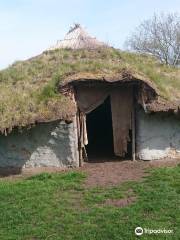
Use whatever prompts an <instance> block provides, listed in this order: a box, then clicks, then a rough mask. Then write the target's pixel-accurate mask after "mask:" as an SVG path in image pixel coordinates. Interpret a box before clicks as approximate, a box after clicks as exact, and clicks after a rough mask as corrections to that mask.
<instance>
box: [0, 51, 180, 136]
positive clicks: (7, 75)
mask: <svg viewBox="0 0 180 240" xmlns="http://www.w3.org/2000/svg"><path fill="white" fill-rule="evenodd" d="M123 69H127V70H128V71H130V72H132V74H133V73H138V74H143V76H144V78H146V77H147V78H148V79H150V80H151V81H152V82H154V83H155V84H156V86H157V88H158V89H159V91H160V94H161V95H162V97H164V98H166V99H169V100H171V101H176V100H178V99H179V98H180V69H175V68H172V67H170V66H164V65H161V64H160V63H158V62H157V61H156V60H155V59H154V58H151V57H149V56H145V55H138V54H132V53H126V52H121V51H119V50H115V49H112V48H107V49H100V50H94V51H90V50H68V49H59V50H54V51H49V52H44V53H42V54H41V55H39V56H37V57H34V58H32V59H29V60H27V61H22V62H20V61H19V62H16V63H14V64H13V65H12V66H10V67H9V68H7V69H5V70H3V71H0V89H1V90H0V92H1V94H0V130H1V131H2V132H3V131H4V130H5V129H9V130H11V129H12V127H14V126H25V125H27V124H33V123H35V122H37V121H48V120H53V119H60V118H67V116H70V115H73V113H74V111H75V107H74V105H73V104H72V102H71V101H70V100H69V99H68V98H66V97H64V96H62V95H61V94H59V93H58V90H57V86H58V84H59V83H60V82H61V81H63V80H64V78H65V77H66V76H69V75H71V74H74V73H83V72H89V73H93V74H99V73H100V74H104V75H106V74H109V75H111V74H112V75H113V74H118V73H120V72H121V71H122V70H123Z"/></svg>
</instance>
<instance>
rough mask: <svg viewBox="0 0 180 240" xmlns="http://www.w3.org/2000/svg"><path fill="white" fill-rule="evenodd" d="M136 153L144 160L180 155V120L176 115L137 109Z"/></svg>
mask: <svg viewBox="0 0 180 240" xmlns="http://www.w3.org/2000/svg"><path fill="white" fill-rule="evenodd" d="M136 119H137V120H136V128H137V130H136V153H137V157H138V158H139V159H142V160H153V159H161V158H166V157H169V158H175V157H180V121H179V120H178V119H176V118H175V116H165V115H163V114H160V113H156V114H145V113H144V111H143V110H138V111H137V118H136Z"/></svg>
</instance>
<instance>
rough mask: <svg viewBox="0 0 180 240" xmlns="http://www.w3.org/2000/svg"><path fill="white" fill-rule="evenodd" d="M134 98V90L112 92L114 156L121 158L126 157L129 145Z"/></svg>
mask: <svg viewBox="0 0 180 240" xmlns="http://www.w3.org/2000/svg"><path fill="white" fill-rule="evenodd" d="M132 96H133V94H132V88H129V87H128V88H127V87H118V88H114V89H113V90H112V91H111V111H112V125H113V139H114V154H115V155H117V156H120V157H124V155H125V154H126V153H127V145H128V141H129V140H130V139H129V130H130V129H131V114H132V107H133V97H132Z"/></svg>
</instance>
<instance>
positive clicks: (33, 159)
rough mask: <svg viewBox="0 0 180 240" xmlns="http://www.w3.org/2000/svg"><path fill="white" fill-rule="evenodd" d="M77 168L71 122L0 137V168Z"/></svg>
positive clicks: (73, 128) (75, 142)
mask: <svg viewBox="0 0 180 240" xmlns="http://www.w3.org/2000/svg"><path fill="white" fill-rule="evenodd" d="M46 166H51V167H76V166H79V160H78V151H77V133H76V124H75V120H74V122H73V123H70V124H66V123H65V122H64V121H61V122H53V123H43V124H38V125H37V126H35V127H34V128H31V129H29V130H23V132H22V133H20V132H18V131H17V130H14V131H13V132H12V133H11V134H10V135H8V136H2V135H1V136H0V167H46Z"/></svg>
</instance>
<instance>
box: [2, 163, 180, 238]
mask: <svg viewBox="0 0 180 240" xmlns="http://www.w3.org/2000/svg"><path fill="white" fill-rule="evenodd" d="M85 178H86V176H85V175H83V174H82V173H77V172H68V173H61V174H47V173H44V174H40V175H36V176H34V177H31V178H28V179H21V180H16V181H14V182H13V181H12V180H7V179H2V180H1V181H0V239H1V240H39V239H42V240H46V239H48V240H57V239H59V240H63V239H65V240H70V239H77V240H93V239H97V240H100V239H103V240H106V239H107V240H110V239H112V240H113V239H122V240H131V239H138V238H139V239H148V240H149V239H177V240H178V239H180V166H177V167H170V168H157V169H155V170H151V172H150V174H149V175H148V176H146V177H145V178H144V179H143V181H141V182H133V181H132V182H126V183H123V184H121V185H120V186H114V187H106V188H102V187H101V188H100V187H99V188H87V187H86V186H85V185H84V181H85ZM129 190H131V191H129ZM128 195H135V196H136V201H135V202H134V203H132V204H130V205H128V206H125V207H115V206H111V205H106V204H105V201H106V200H107V199H121V198H124V197H127V196H128ZM137 226H141V227H143V228H144V227H146V228H152V229H158V228H162V229H163V228H166V229H173V231H174V233H173V234H169V235H168V234H159V235H147V234H144V235H142V236H141V237H137V236H135V234H134V229H135V227H137Z"/></svg>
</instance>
